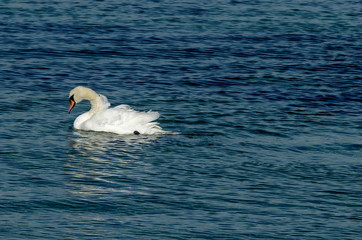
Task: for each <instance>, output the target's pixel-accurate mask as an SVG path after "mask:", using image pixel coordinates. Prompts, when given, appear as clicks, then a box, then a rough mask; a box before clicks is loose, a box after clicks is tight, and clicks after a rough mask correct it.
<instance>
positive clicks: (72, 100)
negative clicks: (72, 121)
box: [69, 94, 75, 102]
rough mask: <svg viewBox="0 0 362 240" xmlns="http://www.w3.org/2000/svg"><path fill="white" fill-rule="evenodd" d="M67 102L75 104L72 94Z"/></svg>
mask: <svg viewBox="0 0 362 240" xmlns="http://www.w3.org/2000/svg"><path fill="white" fill-rule="evenodd" d="M69 102H75V101H74V94H73V95H72V96H71V97H70V98H69Z"/></svg>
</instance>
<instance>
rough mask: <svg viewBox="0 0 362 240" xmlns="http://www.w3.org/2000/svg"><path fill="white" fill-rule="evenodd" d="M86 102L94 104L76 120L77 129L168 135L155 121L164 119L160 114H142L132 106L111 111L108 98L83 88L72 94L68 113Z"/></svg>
mask: <svg viewBox="0 0 362 240" xmlns="http://www.w3.org/2000/svg"><path fill="white" fill-rule="evenodd" d="M82 100H88V101H90V103H91V109H90V110H89V111H88V112H86V113H83V114H81V115H80V116H78V117H77V118H76V119H75V121H74V124H73V126H74V128H76V129H81V130H90V131H101V132H112V133H117V134H137V135H138V134H160V133H166V132H165V131H164V130H162V128H161V127H160V126H158V123H157V122H154V121H155V120H156V119H158V118H159V116H160V114H159V113H158V112H154V111H148V112H138V111H135V110H133V109H132V108H131V107H130V106H128V105H119V106H116V107H113V108H110V105H111V104H110V103H109V102H108V99H107V97H105V96H103V95H101V94H97V93H96V92H95V91H93V90H92V89H90V88H86V87H82V86H78V87H76V88H74V89H73V90H71V91H70V93H69V102H70V106H69V110H68V112H69V113H70V111H71V110H72V109H73V108H74V106H75V105H76V104H77V103H79V102H81V101H82Z"/></svg>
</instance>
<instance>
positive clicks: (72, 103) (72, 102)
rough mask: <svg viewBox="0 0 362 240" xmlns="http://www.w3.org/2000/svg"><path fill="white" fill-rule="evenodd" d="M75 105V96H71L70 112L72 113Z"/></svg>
mask: <svg viewBox="0 0 362 240" xmlns="http://www.w3.org/2000/svg"><path fill="white" fill-rule="evenodd" d="M74 107H75V101H74V98H73V96H71V97H70V98H69V109H68V113H70V111H72V109H73V108H74Z"/></svg>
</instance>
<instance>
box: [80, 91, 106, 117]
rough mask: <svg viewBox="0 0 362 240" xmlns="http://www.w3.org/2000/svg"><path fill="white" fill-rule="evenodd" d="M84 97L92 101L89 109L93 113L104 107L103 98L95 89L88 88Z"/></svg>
mask: <svg viewBox="0 0 362 240" xmlns="http://www.w3.org/2000/svg"><path fill="white" fill-rule="evenodd" d="M83 98H84V99H85V100H88V101H89V102H90V103H91V109H90V110H89V112H90V113H91V114H95V113H98V112H100V111H102V110H103V109H104V104H103V102H102V99H101V97H100V96H99V95H98V94H97V93H96V92H95V91H93V90H91V89H87V91H86V92H85V93H84V95H83Z"/></svg>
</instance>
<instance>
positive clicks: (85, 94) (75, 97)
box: [68, 86, 96, 113]
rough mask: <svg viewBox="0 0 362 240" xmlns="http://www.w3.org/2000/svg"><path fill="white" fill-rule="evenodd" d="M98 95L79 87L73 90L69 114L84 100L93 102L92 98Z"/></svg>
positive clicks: (70, 96) (88, 89) (70, 94)
mask: <svg viewBox="0 0 362 240" xmlns="http://www.w3.org/2000/svg"><path fill="white" fill-rule="evenodd" d="M94 94H96V93H95V92H94V91H93V90H92V89H90V88H86V87H82V86H78V87H75V88H73V89H72V90H71V91H70V92H69V109H68V113H70V111H72V109H73V108H74V107H75V105H76V104H77V103H80V102H81V101H82V100H84V99H87V100H92V96H94Z"/></svg>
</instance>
